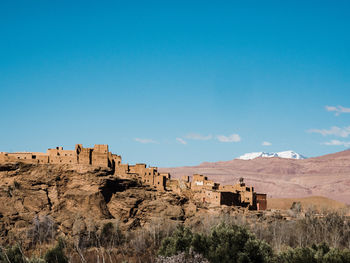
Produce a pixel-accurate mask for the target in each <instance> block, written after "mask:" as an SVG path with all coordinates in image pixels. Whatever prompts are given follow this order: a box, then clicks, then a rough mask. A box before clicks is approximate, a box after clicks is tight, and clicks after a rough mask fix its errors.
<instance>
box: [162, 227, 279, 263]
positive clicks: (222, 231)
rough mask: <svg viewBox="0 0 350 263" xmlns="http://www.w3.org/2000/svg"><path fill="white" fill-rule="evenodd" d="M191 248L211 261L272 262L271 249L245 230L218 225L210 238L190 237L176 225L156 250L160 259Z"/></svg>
mask: <svg viewBox="0 0 350 263" xmlns="http://www.w3.org/2000/svg"><path fill="white" fill-rule="evenodd" d="M190 249H193V251H195V252H196V253H199V254H201V255H203V256H204V257H205V258H207V259H208V260H209V261H210V262H214V263H216V262H223V263H224V262H239V263H243V262H252V263H253V262H259V263H264V262H272V261H273V260H274V255H273V252H272V249H271V247H270V246H269V245H268V244H267V243H265V242H264V241H260V240H258V239H256V237H255V236H254V235H252V234H250V233H249V232H248V230H247V229H246V228H244V227H241V226H237V225H232V226H228V225H226V224H220V225H218V226H216V227H214V228H213V229H212V230H211V232H210V234H209V235H204V234H193V233H192V232H191V230H190V229H188V228H185V227H183V226H179V227H178V228H177V229H176V231H174V233H173V235H172V236H171V237H168V238H165V239H164V240H163V242H162V245H161V247H160V249H159V254H160V255H163V256H172V255H176V254H178V253H179V252H186V253H188V252H189V250H190Z"/></svg>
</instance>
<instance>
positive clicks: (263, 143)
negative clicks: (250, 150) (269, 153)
mask: <svg viewBox="0 0 350 263" xmlns="http://www.w3.org/2000/svg"><path fill="white" fill-rule="evenodd" d="M261 145H262V146H271V145H272V143H271V142H262V144H261Z"/></svg>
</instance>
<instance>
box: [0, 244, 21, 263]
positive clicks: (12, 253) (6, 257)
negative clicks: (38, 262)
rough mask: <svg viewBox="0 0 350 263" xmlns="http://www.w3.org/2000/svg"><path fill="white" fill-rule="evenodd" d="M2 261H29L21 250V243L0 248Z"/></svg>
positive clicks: (9, 262)
mask: <svg viewBox="0 0 350 263" xmlns="http://www.w3.org/2000/svg"><path fill="white" fill-rule="evenodd" d="M0 262H4V263H25V262H27V261H26V259H25V257H24V256H23V254H22V252H21V248H20V247H19V245H15V246H13V247H9V248H7V249H0Z"/></svg>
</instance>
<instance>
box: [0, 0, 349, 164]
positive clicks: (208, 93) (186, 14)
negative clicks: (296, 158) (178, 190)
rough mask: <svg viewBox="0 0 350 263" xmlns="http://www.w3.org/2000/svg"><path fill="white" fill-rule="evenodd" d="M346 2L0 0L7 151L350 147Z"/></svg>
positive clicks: (178, 158) (149, 153)
mask: <svg viewBox="0 0 350 263" xmlns="http://www.w3.org/2000/svg"><path fill="white" fill-rule="evenodd" d="M126 3H127V4H126ZM349 3H350V2H349V1H158V2H153V1H142V2H141V1H140V2H137V1H123V2H118V1H94V2H92V1H2V2H1V8H0V112H1V113H0V114H1V115H0V116H1V125H0V151H45V150H46V148H49V147H55V146H56V145H62V146H64V147H65V148H67V149H70V148H73V147H74V145H75V143H83V144H84V145H86V146H92V145H93V144H95V143H101V144H102V143H103V144H109V145H110V149H111V150H112V151H113V152H115V153H119V154H121V155H122V156H123V160H124V161H125V162H129V163H135V162H146V163H148V164H151V165H158V166H178V165H194V164H198V163H200V162H202V161H218V160H230V159H233V158H234V157H237V156H239V155H241V154H244V153H246V152H252V151H282V150H289V149H292V150H294V151H297V152H299V153H301V154H303V155H306V156H317V155H322V154H326V153H331V152H336V151H340V150H343V149H346V148H349V147H350V143H349V142H350V128H349V127H350V113H348V112H347V111H350V110H349V109H348V108H349V107H350V48H349V47H350V34H349V28H350V16H349V11H350V4H349ZM326 106H330V107H337V106H342V107H344V108H328V110H327V108H326ZM332 127H333V128H332ZM263 142H266V143H265V144H269V143H270V144H271V145H270V146H263V145H262V143H263ZM184 143H186V144H184Z"/></svg>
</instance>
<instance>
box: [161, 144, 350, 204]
mask: <svg viewBox="0 0 350 263" xmlns="http://www.w3.org/2000/svg"><path fill="white" fill-rule="evenodd" d="M160 170H161V171H169V172H170V173H171V174H172V175H173V176H174V177H180V176H181V175H192V174H194V173H201V174H204V175H207V176H209V177H210V179H212V180H214V181H218V182H221V183H224V184H232V183H235V182H237V180H238V179H239V178H240V177H244V178H245V181H246V182H247V183H248V184H250V185H253V186H254V187H255V189H256V190H257V191H258V192H262V193H267V194H268V196H269V197H273V198H275V197H280V198H284V197H291V198H295V197H306V196H313V195H316V196H325V197H328V198H331V199H334V200H337V201H340V202H345V203H347V204H350V191H349V187H350V150H347V151H343V152H338V153H335V154H329V155H324V156H321V157H316V158H308V159H303V160H295V159H283V158H256V159H253V160H239V159H235V160H231V161H225V162H212V163H210V162H205V163H202V164H200V165H198V166H191V167H189V166H188V167H175V168H163V169H160Z"/></svg>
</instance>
